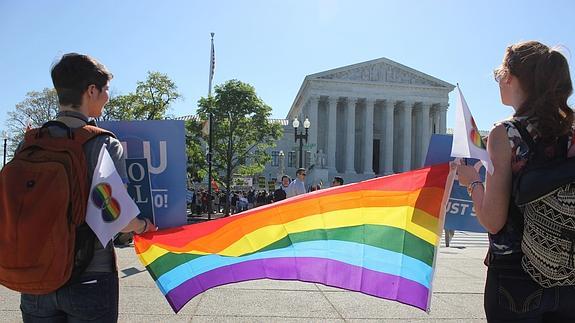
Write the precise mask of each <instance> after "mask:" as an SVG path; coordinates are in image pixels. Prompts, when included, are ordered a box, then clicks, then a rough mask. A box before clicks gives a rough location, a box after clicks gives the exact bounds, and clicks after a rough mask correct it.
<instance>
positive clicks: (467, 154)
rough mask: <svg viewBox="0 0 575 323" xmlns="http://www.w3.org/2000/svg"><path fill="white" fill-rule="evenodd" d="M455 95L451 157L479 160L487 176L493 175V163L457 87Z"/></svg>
mask: <svg viewBox="0 0 575 323" xmlns="http://www.w3.org/2000/svg"><path fill="white" fill-rule="evenodd" d="M457 93H458V94H459V96H458V100H457V106H456V108H455V127H454V128H453V144H452V145H451V157H464V158H477V159H479V160H481V162H482V163H483V166H485V169H486V170H487V171H488V172H489V174H491V175H493V163H492V162H491V158H489V153H488V152H487V149H486V146H485V142H484V141H483V139H482V138H481V135H480V134H479V130H477V125H475V120H473V116H472V115H471V112H469V107H467V102H465V98H464V97H463V93H461V89H460V88H459V85H458V86H457Z"/></svg>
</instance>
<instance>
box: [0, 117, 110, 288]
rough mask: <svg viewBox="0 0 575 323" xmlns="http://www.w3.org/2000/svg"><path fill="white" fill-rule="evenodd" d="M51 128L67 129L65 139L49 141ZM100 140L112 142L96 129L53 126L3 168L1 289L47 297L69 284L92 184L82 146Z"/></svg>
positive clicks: (31, 136)
mask: <svg viewBox="0 0 575 323" xmlns="http://www.w3.org/2000/svg"><path fill="white" fill-rule="evenodd" d="M51 126H58V127H62V128H65V129H66V131H67V136H65V137H54V136H52V135H50V131H49V129H48V127H51ZM102 134H107V135H110V136H114V135H113V134H112V133H111V132H108V131H106V130H104V129H101V128H98V127H94V126H84V127H82V128H75V129H72V128H68V127H67V126H66V125H64V124H63V123H61V122H58V121H50V122H48V123H46V124H45V125H43V126H42V127H41V128H38V129H32V130H30V131H28V132H27V133H26V136H25V139H24V143H23V145H22V147H21V148H20V149H19V150H18V152H17V153H16V154H15V155H14V158H13V159H12V160H11V161H10V162H9V163H7V164H6V166H5V167H4V168H2V171H1V172H0V251H1V252H0V284H2V285H4V286H6V287H8V288H10V289H13V290H15V291H18V292H22V293H27V294H47V293H50V292H53V291H55V290H57V289H58V288H60V287H61V286H63V285H64V284H66V282H68V280H69V279H70V277H71V275H72V271H73V270H74V267H75V254H76V251H77V246H76V230H77V228H78V227H79V226H80V225H81V224H83V223H84V226H85V222H84V221H85V218H86V207H87V203H88V196H89V190H90V185H91V178H92V174H88V170H87V166H86V165H87V163H86V156H85V154H84V149H83V145H84V144H85V143H86V142H87V141H89V140H90V139H92V138H94V137H95V136H99V135H102ZM92 248H93V246H92ZM75 249H76V250H75ZM77 265H78V264H76V266H77Z"/></svg>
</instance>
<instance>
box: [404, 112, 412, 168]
mask: <svg viewBox="0 0 575 323" xmlns="http://www.w3.org/2000/svg"><path fill="white" fill-rule="evenodd" d="M412 108H413V103H412V102H403V115H402V116H403V134H402V135H403V163H402V167H403V171H404V172H406V171H409V170H411V110H412Z"/></svg>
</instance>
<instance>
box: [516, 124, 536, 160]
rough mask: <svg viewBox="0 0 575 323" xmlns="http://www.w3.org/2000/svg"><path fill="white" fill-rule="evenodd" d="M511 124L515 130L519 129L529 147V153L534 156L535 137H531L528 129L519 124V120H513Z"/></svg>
mask: <svg viewBox="0 0 575 323" xmlns="http://www.w3.org/2000/svg"><path fill="white" fill-rule="evenodd" d="M511 123H512V124H513V126H515V129H517V131H519V134H520V135H521V138H522V139H523V140H525V143H526V144H527V147H529V153H530V154H534V153H535V141H533V137H531V135H530V134H529V131H527V129H526V128H525V127H523V125H522V124H521V122H519V121H518V120H513V121H511Z"/></svg>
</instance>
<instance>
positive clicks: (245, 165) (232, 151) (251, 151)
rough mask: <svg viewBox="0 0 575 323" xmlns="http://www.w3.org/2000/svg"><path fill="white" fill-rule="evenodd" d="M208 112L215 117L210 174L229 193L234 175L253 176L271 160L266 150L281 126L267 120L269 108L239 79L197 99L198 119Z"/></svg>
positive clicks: (279, 135)
mask: <svg viewBox="0 0 575 323" xmlns="http://www.w3.org/2000/svg"><path fill="white" fill-rule="evenodd" d="M209 112H212V114H213V118H214V119H213V120H214V121H213V125H214V126H213V129H211V131H213V149H212V150H213V158H212V163H213V176H214V178H215V179H216V181H218V182H219V183H220V184H223V186H224V188H225V189H226V191H227V192H228V194H229V192H230V188H231V186H232V176H233V175H234V174H239V175H244V176H247V175H254V174H256V173H259V172H261V171H262V170H263V169H264V166H265V164H266V162H268V161H269V160H270V156H269V155H267V154H266V149H267V148H269V147H272V146H273V145H274V144H275V142H276V140H278V139H279V138H280V137H281V135H282V128H281V126H280V125H279V124H277V123H272V122H270V121H269V118H270V116H271V107H270V106H268V105H267V104H266V103H265V102H264V101H263V100H262V99H260V98H259V97H258V96H257V95H256V91H255V88H254V87H253V86H251V85H250V84H247V83H243V82H241V81H238V80H230V81H227V82H226V83H224V84H223V85H218V86H216V88H215V96H214V97H210V98H202V99H200V101H199V108H198V115H199V116H200V118H201V119H202V120H207V119H208V114H209ZM221 175H223V176H221ZM228 212H229V196H228V198H227V199H226V214H227V213H228Z"/></svg>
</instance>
